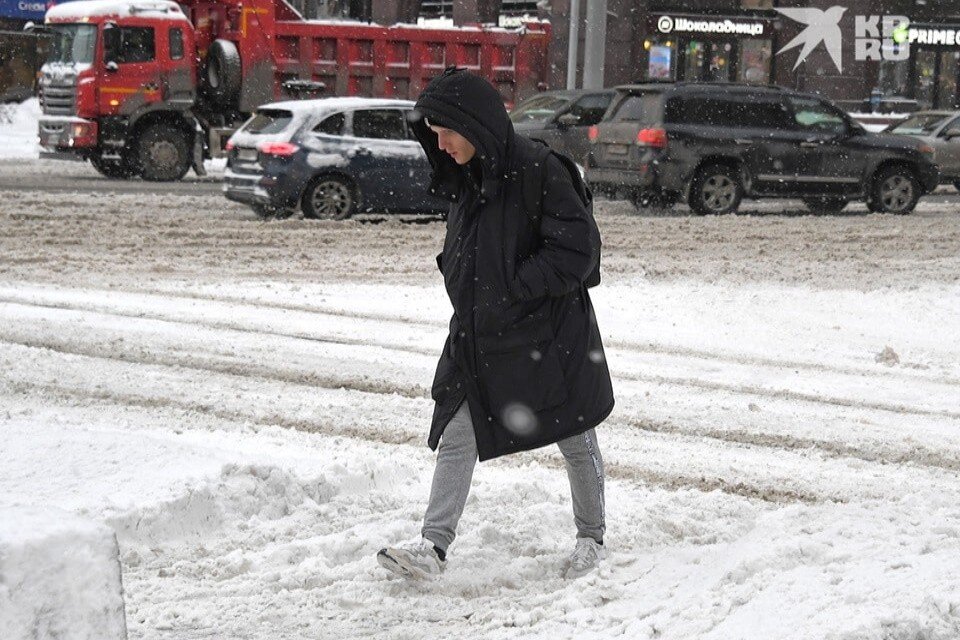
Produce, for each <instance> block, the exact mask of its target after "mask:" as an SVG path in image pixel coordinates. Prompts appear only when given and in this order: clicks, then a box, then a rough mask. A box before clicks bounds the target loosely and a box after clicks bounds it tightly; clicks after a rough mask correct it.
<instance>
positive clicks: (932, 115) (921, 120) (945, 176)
mask: <svg viewBox="0 0 960 640" xmlns="http://www.w3.org/2000/svg"><path fill="white" fill-rule="evenodd" d="M887 131H889V132H890V133H897V134H901V135H908V136H913V137H915V138H920V139H921V140H923V141H924V142H925V143H926V144H928V145H930V146H931V147H933V162H934V164H936V165H937V168H938V169H940V182H942V183H947V184H952V185H953V186H954V187H955V188H956V189H957V191H960V111H918V112H917V113H914V114H912V115H911V116H910V117H909V118H907V119H906V120H904V121H903V122H901V123H899V124H895V125H892V126H891V127H890V128H889V129H887Z"/></svg>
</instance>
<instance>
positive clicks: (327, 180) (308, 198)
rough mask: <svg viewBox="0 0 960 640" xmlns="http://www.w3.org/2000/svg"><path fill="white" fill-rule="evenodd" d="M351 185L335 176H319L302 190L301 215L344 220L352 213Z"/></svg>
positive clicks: (353, 197) (354, 201)
mask: <svg viewBox="0 0 960 640" xmlns="http://www.w3.org/2000/svg"><path fill="white" fill-rule="evenodd" d="M354 194H355V192H354V188H353V185H352V184H350V183H349V182H347V181H346V180H344V179H343V178H338V177H336V176H320V177H319V178H317V179H316V180H314V181H313V182H311V183H310V186H308V187H307V188H306V190H305V191H304V192H303V215H304V216H305V217H307V218H319V219H321V220H345V219H347V218H349V217H350V216H351V215H353V211H354V209H355V208H356V197H355V195H354Z"/></svg>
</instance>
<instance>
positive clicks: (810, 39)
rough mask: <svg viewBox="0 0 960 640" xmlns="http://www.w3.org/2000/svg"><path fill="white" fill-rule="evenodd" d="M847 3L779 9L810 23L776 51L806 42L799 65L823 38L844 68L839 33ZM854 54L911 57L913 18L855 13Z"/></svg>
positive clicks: (859, 56) (839, 67)
mask: <svg viewBox="0 0 960 640" xmlns="http://www.w3.org/2000/svg"><path fill="white" fill-rule="evenodd" d="M846 10H847V8H846V7H840V6H833V7H830V8H829V9H827V10H823V9H813V8H807V9H788V8H781V9H777V11H778V12H779V13H782V14H783V15H785V16H786V17H788V18H790V19H791V20H794V21H796V22H800V23H802V24H805V25H807V27H806V29H804V30H803V31H801V32H800V33H799V34H798V35H797V36H796V37H795V38H794V39H793V40H791V41H790V42H788V43H787V44H786V45H784V47H783V48H782V49H780V51H777V54H778V55H779V54H781V53H783V52H784V51H787V50H788V49H794V48H796V47H799V46H801V45H802V46H803V48H802V49H800V55H799V56H798V57H797V62H796V64H794V65H793V68H794V69H796V68H797V67H799V66H800V64H801V63H802V62H803V61H804V60H806V59H807V56H809V55H810V53H811V52H812V51H813V50H814V49H816V48H817V46H818V45H819V44H820V43H821V42H822V43H823V46H824V48H826V50H827V53H828V54H829V55H830V59H831V60H833V64H834V65H836V67H837V71H840V72H843V58H842V56H841V44H842V40H843V36H842V35H841V33H840V18H842V17H843V14H844V13H845V12H846ZM854 21H855V27H856V29H855V34H856V41H855V42H854V45H855V48H854V57H855V58H856V59H857V60H906V59H908V58H909V57H910V42H909V41H910V35H909V26H910V20H909V19H908V18H907V17H906V16H855V18H854Z"/></svg>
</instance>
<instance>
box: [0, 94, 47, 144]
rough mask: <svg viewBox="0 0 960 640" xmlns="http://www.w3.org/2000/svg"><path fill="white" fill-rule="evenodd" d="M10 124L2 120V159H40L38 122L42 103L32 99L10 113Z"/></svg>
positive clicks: (0, 138) (17, 106)
mask: <svg viewBox="0 0 960 640" xmlns="http://www.w3.org/2000/svg"><path fill="white" fill-rule="evenodd" d="M8 114H9V122H7V121H4V120H3V119H0V140H3V144H2V145H0V158H13V159H19V158H31V159H33V158H38V157H40V141H39V138H38V137H37V121H38V120H39V119H40V101H39V100H37V99H36V98H31V99H30V100H27V101H26V102H23V103H21V104H20V105H13V107H12V108H11V109H10V110H9V111H8Z"/></svg>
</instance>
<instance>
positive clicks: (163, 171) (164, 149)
mask: <svg viewBox="0 0 960 640" xmlns="http://www.w3.org/2000/svg"><path fill="white" fill-rule="evenodd" d="M190 161H191V158H190V144H189V143H188V142H187V136H186V135H185V134H184V132H183V131H181V130H180V129H178V128H176V127H173V126H171V125H168V124H155V125H153V126H151V127H148V128H147V129H146V130H145V131H144V132H143V133H142V134H141V135H140V139H139V140H138V141H137V162H138V163H139V165H140V171H141V175H142V176H143V179H144V180H153V181H155V182H169V181H171V180H179V179H180V178H182V177H183V176H184V175H186V173H187V171H188V170H189V169H190Z"/></svg>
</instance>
